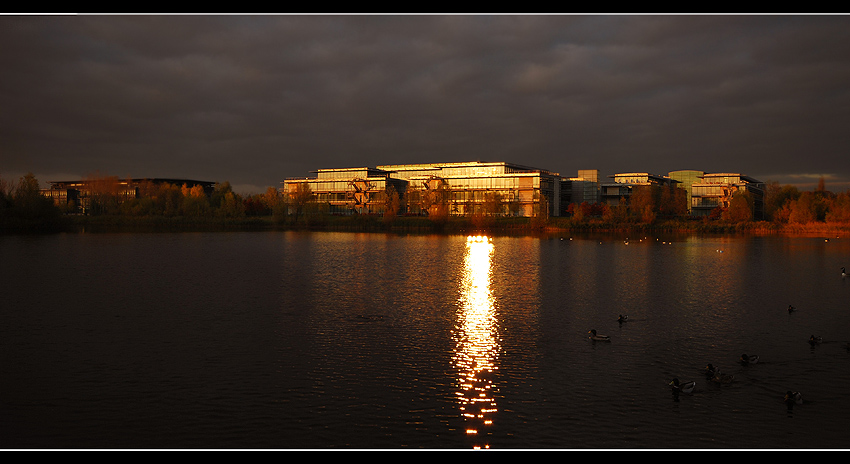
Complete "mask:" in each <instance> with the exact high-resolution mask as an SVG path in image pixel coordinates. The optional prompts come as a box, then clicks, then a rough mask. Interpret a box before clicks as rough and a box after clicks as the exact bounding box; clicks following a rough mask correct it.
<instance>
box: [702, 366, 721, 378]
mask: <svg viewBox="0 0 850 464" xmlns="http://www.w3.org/2000/svg"><path fill="white" fill-rule="evenodd" d="M717 371H718V369H717V368H716V367H714V366H713V365H711V364H709V365H707V366H705V377H706V378H709V379H710V378H712V377H714V373H715V372H717Z"/></svg>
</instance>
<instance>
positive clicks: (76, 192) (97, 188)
mask: <svg viewBox="0 0 850 464" xmlns="http://www.w3.org/2000/svg"><path fill="white" fill-rule="evenodd" d="M48 183H49V184H50V188H46V189H41V194H42V195H44V196H46V197H48V198H52V199H53V201H54V203H56V205H57V206H60V207H64V208H69V209H71V210H73V211H75V212H77V213H81V214H87V213H88V211H89V208H90V207H91V199H92V196H93V195H95V194H97V193H99V192H101V193H109V194H111V195H115V196H116V197H117V198H118V199H119V202H121V201H124V200H128V199H133V198H140V197H142V196H144V192H143V191H144V190H145V189H146V188H147V187H148V186H151V185H153V186H159V185H163V184H171V185H176V186H179V187H183V186H187V187H189V188H192V187H197V186H200V187H201V188H202V189H203V190H204V193H205V194H206V195H207V196H209V195H211V194H212V192H213V190H214V189H215V182H208V181H201V180H191V179H162V178H154V179H119V178H117V177H107V178H103V179H84V180H69V181H51V182H48Z"/></svg>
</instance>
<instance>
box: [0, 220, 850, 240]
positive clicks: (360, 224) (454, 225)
mask: <svg viewBox="0 0 850 464" xmlns="http://www.w3.org/2000/svg"><path fill="white" fill-rule="evenodd" d="M275 230H276V231H308V232H363V233H392V234H423V233H424V234H447V235H454V234H473V233H477V234H480V233H487V234H494V235H532V236H552V235H563V234H577V235H584V234H590V235H594V234H604V235H612V234H613V235H621V234H635V233H641V234H650V233H651V234H655V235H657V234H661V235H751V236H765V235H783V236H828V237H830V238H832V237H841V236H847V235H850V224H845V223H822V222H816V223H808V224H775V223H770V222H766V221H754V222H739V223H730V222H721V221H711V222H709V221H704V220H690V219H689V220H670V221H659V222H655V223H651V224H641V223H606V222H602V221H598V222H596V221H589V222H582V223H578V224H576V223H573V222H572V220H571V219H569V218H551V219H550V220H549V221H546V222H541V221H537V220H535V219H532V218H484V219H483V220H482V219H480V218H468V217H457V218H448V219H445V220H443V221H432V220H430V219H429V218H427V217H398V218H396V219H395V220H393V221H392V222H390V223H387V222H384V221H383V220H382V219H381V218H380V217H377V216H315V217H307V218H302V220H301V221H299V222H297V223H290V222H282V221H279V220H275V219H274V218H273V217H271V216H257V217H243V218H219V217H211V218H191V217H183V216H172V217H166V216H147V217H127V216H65V217H63V218H62V219H61V220H60V221H58V222H50V223H37V222H33V223H21V224H15V225H14V226H13V227H5V228H3V229H2V230H0V234H2V235H22V234H39V233H42V234H44V233H131V232H136V233H144V232H235V231H275Z"/></svg>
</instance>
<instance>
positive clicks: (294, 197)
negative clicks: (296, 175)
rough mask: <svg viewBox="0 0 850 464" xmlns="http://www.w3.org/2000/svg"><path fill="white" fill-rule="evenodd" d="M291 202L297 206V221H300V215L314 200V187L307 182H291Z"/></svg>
mask: <svg viewBox="0 0 850 464" xmlns="http://www.w3.org/2000/svg"><path fill="white" fill-rule="evenodd" d="M289 187H290V188H289V204H290V205H292V207H293V208H295V219H294V221H295V223H298V216H300V215H301V213H302V212H304V210H305V208H306V207H307V205H308V204H309V203H310V202H312V201H313V189H311V188H310V185H309V184H308V183H306V182H297V183H294V184H289Z"/></svg>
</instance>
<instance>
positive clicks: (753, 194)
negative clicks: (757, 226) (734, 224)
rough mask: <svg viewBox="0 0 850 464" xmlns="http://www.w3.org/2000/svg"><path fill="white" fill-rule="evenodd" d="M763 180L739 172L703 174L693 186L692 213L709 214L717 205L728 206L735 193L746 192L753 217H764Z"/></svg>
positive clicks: (698, 214)
mask: <svg viewBox="0 0 850 464" xmlns="http://www.w3.org/2000/svg"><path fill="white" fill-rule="evenodd" d="M764 188H765V185H764V183H763V182H761V181H759V180H756V179H753V178H752V177H749V176H745V175H742V174H737V173H709V174H703V175H702V176H701V177H700V180H699V181H698V182H697V183H694V184H693V185H692V186H691V215H693V216H708V215H710V214H711V212H712V210H714V209H715V208H717V207H720V208H728V207H729V204H730V202H731V201H732V197H733V195H735V194H736V193H738V192H743V193H746V194H747V195H748V197H749V200H750V207H751V208H752V212H753V219H756V220H761V219H764Z"/></svg>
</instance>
